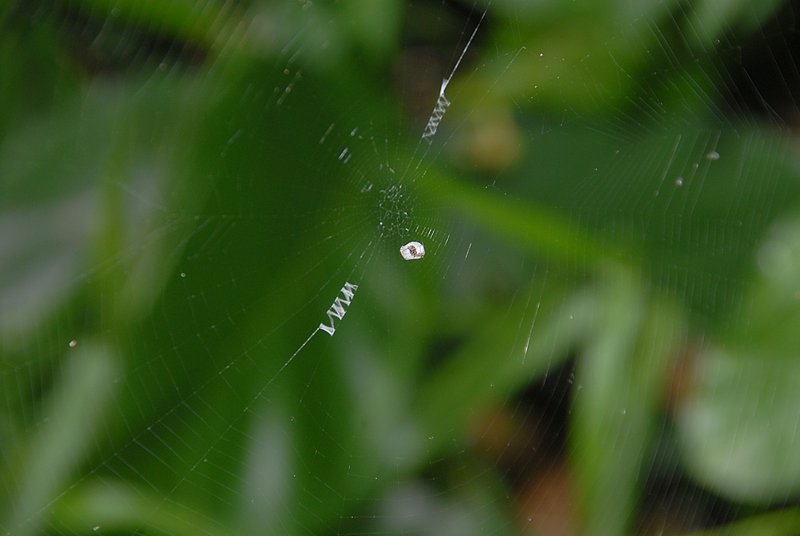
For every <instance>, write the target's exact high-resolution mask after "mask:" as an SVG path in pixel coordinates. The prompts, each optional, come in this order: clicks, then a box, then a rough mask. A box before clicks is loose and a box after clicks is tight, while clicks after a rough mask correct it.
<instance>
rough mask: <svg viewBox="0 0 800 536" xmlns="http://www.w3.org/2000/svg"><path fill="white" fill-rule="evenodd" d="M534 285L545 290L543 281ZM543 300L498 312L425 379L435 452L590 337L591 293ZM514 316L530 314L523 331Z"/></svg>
mask: <svg viewBox="0 0 800 536" xmlns="http://www.w3.org/2000/svg"><path fill="white" fill-rule="evenodd" d="M534 285H535V286H536V287H537V289H540V288H541V287H540V286H539V285H540V283H539V282H536V283H534ZM550 290H551V292H553V289H550ZM538 292H541V290H539V291H538ZM541 301H542V302H544V304H543V307H541V306H537V305H533V306H531V304H529V303H525V302H524V301H521V303H520V304H519V305H518V306H516V307H515V308H514V309H513V310H512V311H510V312H508V313H507V314H506V313H504V314H501V315H498V316H497V317H496V318H494V319H493V320H492V321H491V322H488V323H487V324H486V325H485V326H484V327H483V328H482V329H481V331H480V332H479V333H475V334H473V335H472V336H471V337H470V342H469V344H468V345H466V346H465V347H464V348H463V349H461V350H460V351H459V352H458V353H456V355H454V356H452V357H451V358H450V359H449V360H448V361H447V362H445V363H444V364H443V365H442V366H440V367H439V368H438V369H437V370H436V371H435V372H434V373H433V374H431V375H429V377H428V378H427V379H426V381H425V384H424V385H423V386H422V387H421V389H420V393H419V396H418V400H417V407H418V414H419V415H420V417H419V419H420V421H421V426H422V429H423V433H424V434H425V435H426V436H427V437H428V440H429V442H428V450H429V451H430V452H435V451H436V447H437V446H440V445H442V444H443V443H445V442H446V441H448V439H450V436H448V435H447V434H448V433H451V432H452V430H453V428H454V426H456V427H461V426H464V425H465V424H466V423H467V421H468V417H469V416H470V415H472V414H473V413H474V412H475V411H476V410H479V409H483V408H485V407H488V406H490V405H491V404H492V403H498V402H502V401H503V400H506V399H507V397H508V396H509V394H511V393H514V392H516V391H517V390H518V389H521V388H522V387H523V386H525V385H527V384H529V383H530V382H532V381H535V380H536V379H538V378H539V377H540V376H541V375H542V374H544V373H546V371H548V370H550V369H551V368H555V367H557V366H558V365H559V362H560V360H563V359H565V358H566V357H567V356H568V351H569V350H570V349H571V348H572V347H573V346H575V345H577V344H580V342H581V341H583V340H584V339H585V337H586V335H587V333H588V332H589V331H590V330H591V326H592V324H593V322H594V317H595V315H596V314H597V306H598V304H597V303H596V302H595V301H594V297H593V295H592V294H591V293H586V292H578V293H576V294H575V295H573V296H571V297H568V298H564V297H563V296H561V295H559V294H558V293H556V292H553V294H547V295H546V297H544V298H541ZM510 318H513V319H516V318H526V319H527V320H528V322H529V324H528V323H526V325H525V327H524V329H523V328H522V327H521V324H520V323H519V322H518V321H517V322H512V321H509V319H510ZM534 332H535V333H534ZM529 334H530V336H528V335H529ZM534 334H535V336H534ZM520 338H521V340H520Z"/></svg>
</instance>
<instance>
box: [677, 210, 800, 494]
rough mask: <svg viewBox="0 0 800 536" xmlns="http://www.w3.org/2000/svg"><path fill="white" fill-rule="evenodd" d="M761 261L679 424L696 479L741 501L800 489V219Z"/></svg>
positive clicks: (702, 363) (772, 241)
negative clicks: (739, 310) (743, 309)
mask: <svg viewBox="0 0 800 536" xmlns="http://www.w3.org/2000/svg"><path fill="white" fill-rule="evenodd" d="M758 260H759V268H760V272H761V277H760V278H759V279H758V280H757V281H756V284H755V286H754V287H753V289H752V291H751V294H750V297H749V299H748V300H747V301H746V302H745V303H747V304H748V308H747V309H746V312H745V313H744V314H743V315H742V317H741V318H742V320H741V322H740V323H738V324H737V325H735V326H733V327H732V329H731V330H730V333H731V335H730V336H729V337H728V340H727V341H725V342H724V343H717V344H715V345H714V346H713V347H711V348H710V349H709V350H708V351H707V352H705V354H704V355H702V356H701V357H700V358H699V359H698V365H697V367H698V371H697V383H696V385H695V386H694V390H693V392H692V393H691V396H690V397H689V398H688V399H687V400H686V401H685V403H684V404H683V405H682V407H681V408H680V410H681V411H680V413H679V416H678V424H679V430H680V432H681V439H682V447H683V449H682V451H683V456H684V458H685V460H686V462H687V464H688V466H689V469H690V470H691V471H692V473H693V474H694V475H695V477H696V478H698V479H699V480H700V481H702V482H703V483H705V484H707V485H709V486H711V487H713V488H714V489H715V490H716V491H717V492H719V493H721V494H723V495H725V496H727V497H730V498H732V499H734V500H737V501H744V502H756V503H768V502H770V501H777V500H786V497H791V496H797V495H798V494H800V389H798V385H800V359H798V353H799V352H800V338H799V335H798V328H797V326H798V319H800V301H798V296H799V295H800V284H799V283H798V281H800V280H798V278H797V274H798V273H800V223H798V221H797V220H793V221H790V222H785V223H783V224H781V225H779V226H778V227H777V228H776V229H774V231H773V233H772V234H771V236H770V238H769V240H767V242H766V244H765V245H764V246H763V248H762V249H761V251H760V253H759V258H758Z"/></svg>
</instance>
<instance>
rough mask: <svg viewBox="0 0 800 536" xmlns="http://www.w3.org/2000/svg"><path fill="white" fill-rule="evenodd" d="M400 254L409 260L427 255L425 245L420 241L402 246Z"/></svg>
mask: <svg viewBox="0 0 800 536" xmlns="http://www.w3.org/2000/svg"><path fill="white" fill-rule="evenodd" d="M400 255H402V256H403V258H404V259H405V260H407V261H414V260H417V259H421V258H422V257H424V256H425V246H423V245H422V244H420V243H419V242H409V243H408V244H406V245H405V246H403V247H401V248H400Z"/></svg>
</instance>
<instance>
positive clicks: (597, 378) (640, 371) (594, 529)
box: [570, 270, 683, 535]
mask: <svg viewBox="0 0 800 536" xmlns="http://www.w3.org/2000/svg"><path fill="white" fill-rule="evenodd" d="M609 279H610V282H609V284H608V286H607V287H606V288H603V289H601V290H600V292H599V296H598V301H599V302H600V303H602V304H603V305H602V308H601V309H599V310H598V311H596V314H597V323H596V326H595V331H594V332H593V335H592V336H591V337H590V339H589V342H588V347H587V349H586V351H585V353H584V354H583V355H582V356H581V358H580V360H579V365H578V372H577V374H576V383H577V384H578V385H580V386H581V388H580V389H579V390H577V391H576V392H575V395H574V400H575V402H574V414H573V419H572V423H571V424H572V426H571V437H570V440H571V445H572V459H573V467H574V471H575V476H576V480H577V483H578V493H579V507H580V510H581V514H582V520H581V521H582V523H583V528H584V532H583V533H584V534H598V535H600V534H602V535H614V534H619V535H621V534H626V533H627V531H628V530H629V528H630V525H631V523H632V521H633V512H634V507H635V494H636V492H637V491H638V489H639V488H640V487H641V486H642V485H643V481H642V479H641V475H642V462H643V460H644V457H645V455H646V453H647V451H648V446H649V445H650V443H651V442H652V440H653V432H654V425H655V422H656V419H657V415H658V411H659V407H660V402H661V401H662V399H663V396H664V394H665V386H666V377H667V370H668V367H669V364H670V363H671V361H672V359H673V358H674V357H675V355H676V353H677V350H678V345H679V344H680V343H681V342H682V340H683V330H682V326H681V323H680V321H679V317H678V316H677V314H676V312H675V311H674V310H672V308H671V307H668V306H665V305H662V304H659V303H658V302H657V301H655V300H648V299H647V298H645V296H644V295H643V293H642V291H641V290H640V289H639V286H638V285H637V284H635V281H636V279H635V276H632V275H630V274H625V272H624V271H622V270H619V271H617V273H611V274H609ZM632 283H633V284H632ZM609 490H613V493H612V492H610V491H609Z"/></svg>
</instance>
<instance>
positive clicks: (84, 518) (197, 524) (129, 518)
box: [49, 479, 242, 536]
mask: <svg viewBox="0 0 800 536" xmlns="http://www.w3.org/2000/svg"><path fill="white" fill-rule="evenodd" d="M53 512H54V515H53V518H52V521H51V522H50V523H49V526H50V527H52V528H54V529H55V530H56V531H57V532H58V533H60V534H95V533H99V534H103V533H112V534H114V533H122V534H130V533H135V532H136V531H141V530H142V528H143V527H146V528H147V529H149V530H152V531H154V532H152V533H153V534H174V535H176V536H194V535H197V534H207V535H209V536H234V535H237V536H241V534H242V531H241V529H239V530H236V529H232V528H231V527H229V526H224V525H222V524H221V523H215V522H214V521H213V520H211V519H210V518H209V517H208V516H206V515H203V514H202V513H199V512H197V511H196V510H193V509H192V508H190V507H186V506H183V505H180V504H176V503H175V502H173V501H167V500H164V498H163V497H162V496H160V495H159V496H154V495H153V494H152V493H151V492H150V491H149V490H147V489H141V488H136V487H134V486H131V485H130V484H127V483H125V482H122V481H115V480H113V479H111V480H107V481H99V480H89V481H88V482H86V483H84V484H81V485H78V486H77V487H76V488H75V489H73V490H70V492H69V493H67V494H66V495H65V496H64V497H63V498H61V499H59V500H58V501H57V502H56V503H55V504H54V505H53ZM148 533H150V532H149V531H148Z"/></svg>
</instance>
